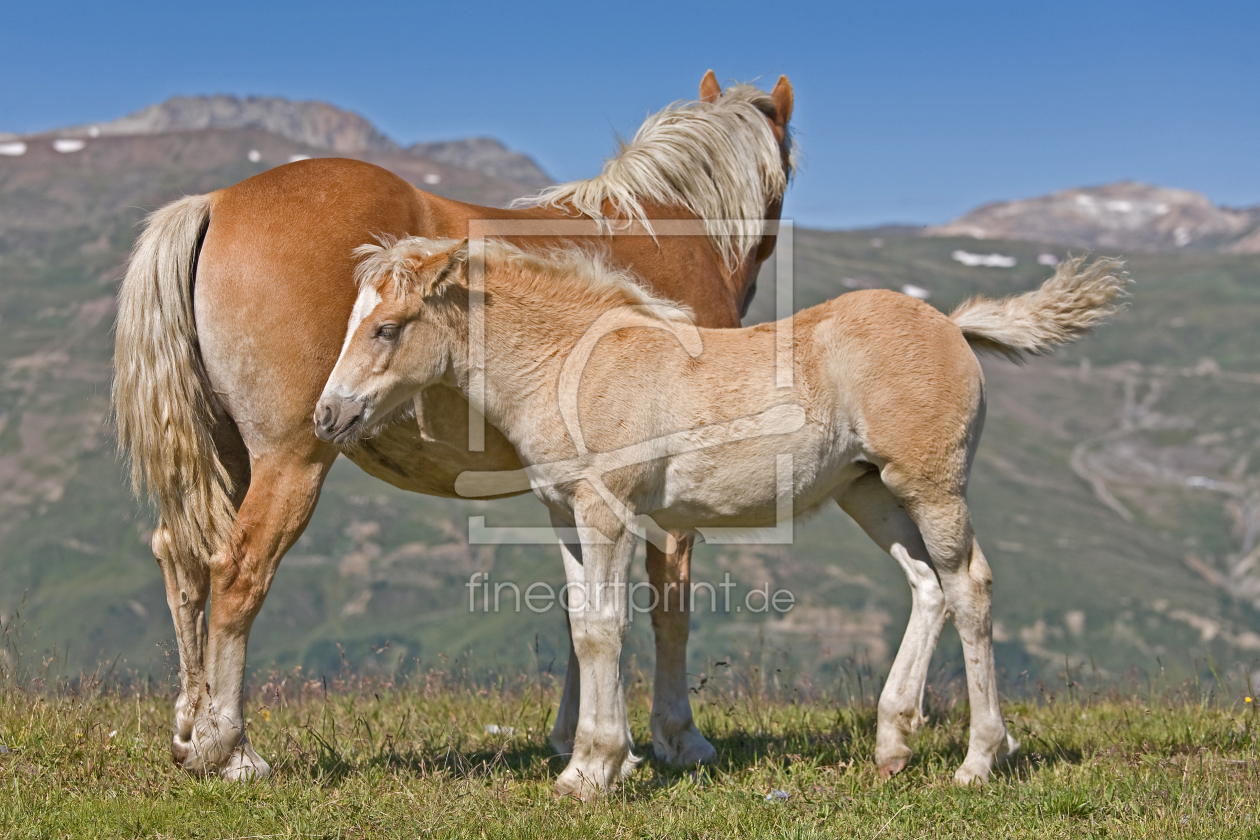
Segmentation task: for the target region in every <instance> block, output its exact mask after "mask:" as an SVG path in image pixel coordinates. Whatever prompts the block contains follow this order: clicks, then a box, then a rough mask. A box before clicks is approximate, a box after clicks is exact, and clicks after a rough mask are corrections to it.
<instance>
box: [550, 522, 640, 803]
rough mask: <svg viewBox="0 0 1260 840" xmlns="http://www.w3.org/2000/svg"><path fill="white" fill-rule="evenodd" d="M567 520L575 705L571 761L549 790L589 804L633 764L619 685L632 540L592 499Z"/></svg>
mask: <svg viewBox="0 0 1260 840" xmlns="http://www.w3.org/2000/svg"><path fill="white" fill-rule="evenodd" d="M575 521H576V523H577V526H578V528H579V529H580V530H584V531H585V533H584V535H583V536H584V541H583V543H582V545H581V547H580V549H577V550H570V551H567V552H565V574H566V577H567V578H568V583H569V589H568V610H569V627H570V630H571V632H572V634H573V650H574V652H575V653H576V655H577V660H578V667H579V670H580V673H581V679H580V685H581V700H580V710H579V713H578V723H577V732H576V735H575V738H574V743H573V756H572V758H571V759H570V760H569V764H568V766H567V767H565V769H564V772H562V773H561V774H560V778H559V779H557V780H556V791H557V792H558V793H560V794H561V795H574V796H577V797H579V798H581V799H591V798H593V797H595V796H597V795H599V794H600V793H603V792H606V791H608V790H609V789H611V788H612V786H613V785H614V784H616V783H617V782H618V781H619V780H620V779H621V778H622V777H623V776H624V775H625V774H626V773H628V772H629V771H630V770H631V769H633V767H634V766H635V764H636V763H637V762H638V759H637V758H635V757H634V756H633V755H631V753H630V750H631V748H632V747H633V744H632V743H631V740H630V729H629V720H628V718H627V715H626V698H625V691H624V689H623V687H622V684H621V645H622V640H623V639H624V638H625V634H626V629H627V627H628V626H629V611H628V607H627V585H628V577H629V571H630V562H631V560H632V559H633V557H634V546H635V540H636V535H635V534H634V532H633V531H629V530H627V529H626V528H623V527H622V526H621V523H620V522H619V521H618V520H617V518H616V517H615V516H614V515H613V514H612V512H611V511H609V510H608V508H607V507H605V506H604V505H603V503H602V502H601V501H599V500H595V501H594V502H592V503H591V504H589V505H585V506H583V507H579V509H578V510H576V511H575ZM586 529H589V530H586ZM600 535H604V538H603V539H600V538H599V537H600Z"/></svg>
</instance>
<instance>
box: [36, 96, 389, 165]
mask: <svg viewBox="0 0 1260 840" xmlns="http://www.w3.org/2000/svg"><path fill="white" fill-rule="evenodd" d="M202 128H260V129H262V130H263V131H268V132H270V133H272V134H279V135H280V136H281V137H287V138H288V139H290V140H293V141H294V142H297V143H302V144H305V145H307V146H314V147H315V148H317V149H329V150H331V151H334V152H363V151H369V150H372V151H392V150H394V149H397V148H398V144H397V143H395V142H394V141H393V140H390V139H389V138H388V137H386V136H385V135H384V134H382V133H381V132H380V131H378V130H377V129H376V127H375V126H374V125H372V124H371V123H370V122H368V121H367V120H365V119H364V118H363V117H361V116H359V115H358V114H355V113H353V112H351V111H344V110H342V109H341V108H336V107H334V106H332V105H329V104H328V103H327V102H292V101H290V100H288V99H283V98H281V97H278V96H247V97H245V98H243V99H241V98H238V97H235V96H224V95H222V94H220V95H218V96H175V97H172V98H170V99H168V100H166V101H165V102H162V103H160V104H157V105H150V106H149V107H148V108H144V109H142V110H140V111H136V112H135V113H134V114H128V115H127V116H125V117H122V118H121V119H117V120H114V121H113V122H107V123H95V124H92V125H82V126H76V127H75V128H72V129H67V130H65V131H59V132H57V133H58V134H59V135H62V136H81V137H96V136H101V135H114V134H166V133H169V132H173V131H196V130H198V129H202Z"/></svg>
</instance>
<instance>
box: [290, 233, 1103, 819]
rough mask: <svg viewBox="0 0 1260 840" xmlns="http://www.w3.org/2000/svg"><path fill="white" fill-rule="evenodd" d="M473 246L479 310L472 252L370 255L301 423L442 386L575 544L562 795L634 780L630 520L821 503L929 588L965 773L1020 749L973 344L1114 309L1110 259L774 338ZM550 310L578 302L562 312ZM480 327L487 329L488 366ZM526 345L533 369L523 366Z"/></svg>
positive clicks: (866, 312)
mask: <svg viewBox="0 0 1260 840" xmlns="http://www.w3.org/2000/svg"><path fill="white" fill-rule="evenodd" d="M479 244H480V246H481V247H480V254H479V255H478V257H479V258H480V259H478V260H476V264H479V266H480V268H481V269H482V270H483V272H484V273H483V275H482V277H481V279H480V282H479V283H478V287H479V289H480V290H481V291H480V293H479V294H478V297H477V298H473V296H472V294H471V288H472V287H471V285H470V274H473V273H474V272H476V270H477V269H474V270H473V271H472V272H470V263H473V262H474V261H473V260H470V243H469V242H468V240H465V241H464V242H461V243H458V244H456V243H453V242H451V241H450V240H438V241H434V240H428V239H418V238H413V239H407V240H403V241H401V242H399V243H397V244H395V245H393V246H391V247H376V246H365V247H364V248H362V249H361V250H360V253H363V254H364V255H365V257H366V259H365V260H364V262H363V264H362V266H361V272H360V277H361V278H362V283H361V290H360V293H359V300H358V302H357V303H356V305H355V312H356V318H354V319H351V321H350V322H349V326H348V331H347V336H346V346H345V350H343V352H342V355H341V358H340V359H339V360H338V362H337V366H336V367H335V368H334V369H333V372H332V374H331V375H330V376H329V379H328V384H327V385H326V386H325V388H324V393H323V395H322V396H321V397H320V400H319V403H318V405H317V406H316V407H315V414H314V417H315V424H316V427H317V430H318V434H319V435H320V437H322V438H324V439H325V440H331V441H337V442H338V443H341V444H343V445H344V444H346V443H349V442H353V441H354V440H357V439H359V438H361V437H362V436H363V435H365V434H370V433H371V430H372V429H373V428H374V427H376V426H378V425H379V424H380V423H381V422H382V421H384V422H388V421H389V418H390V417H391V415H392V412H394V411H395V410H396V409H398V408H399V407H401V406H405V405H406V404H407V403H409V402H410V401H411V400H412V399H413V398H414V395H415V394H416V393H417V392H418V391H419V390H420V389H422V388H425V387H427V386H429V385H430V384H432V383H434V382H439V381H441V382H447V383H449V384H451V385H453V386H455V387H458V388H459V389H460V391H461V393H464V394H466V395H468V396H469V398H470V399H471V400H474V401H475V402H476V403H477V404H478V405H479V407H481V408H482V409H483V410H484V411H485V415H486V417H487V418H488V419H489V420H490V421H491V422H492V423H494V425H495V427H496V428H498V429H499V430H500V431H501V432H502V433H503V434H504V436H506V437H507V439H508V440H509V441H511V442H512V444H513V446H514V447H515V448H516V451H517V452H518V453H519V454H520V455H521V458H522V460H523V461H524V462H525V464H526V465H527V468H526V470H525V473H526V475H527V477H528V480H529V484H530V486H531V487H532V489H533V491H534V493H535V494H536V495H537V496H538V498H539V499H540V500H542V502H543V503H544V504H546V505H547V507H548V508H549V509H550V510H551V512H552V521H553V523H554V524H555V525H556V527H557V531H558V532H561V533H565V534H566V537H565V541H566V542H567V543H569V552H568V554H567V555H566V558H565V559H566V562H565V571H566V573H567V575H568V584H567V586H566V590H567V592H568V611H569V619H570V625H571V628H572V638H573V645H574V648H575V649H576V650H577V655H578V659H579V662H580V667H581V669H582V679H581V691H582V703H581V715H580V717H579V721H578V729H577V739H576V742H575V745H574V749H573V754H572V758H571V759H570V761H569V764H568V766H567V767H566V768H565V769H564V771H563V772H562V773H561V774H560V777H559V778H558V779H557V781H556V787H557V790H558V791H559V792H560V793H562V794H575V795H578V796H581V797H583V798H589V797H592V796H595V795H597V794H598V793H600V792H602V791H606V790H608V789H609V788H610V787H611V786H612V785H614V784H615V783H617V781H619V780H620V779H621V778H622V777H623V776H624V775H625V773H627V772H628V771H629V770H630V769H631V768H633V766H634V763H635V761H636V759H635V758H634V756H633V755H632V754H631V752H630V749H631V746H632V745H631V743H630V739H629V738H628V737H627V732H628V725H627V721H626V707H625V695H624V691H623V689H622V684H621V673H620V661H621V645H622V640H623V638H624V636H625V632H626V630H627V628H628V625H629V618H628V609H627V601H628V598H627V592H628V586H629V580H628V573H629V568H630V562H631V560H632V559H633V557H634V551H635V546H636V544H637V542H638V540H637V536H636V532H637V527H638V523H639V522H640V521H641V517H646V518H647V519H648V520H649V522H650V523H651V524H650V525H649V533H651V532H652V530H656V531H657V533H661V532H667V533H681V534H687V533H693V532H694V531H695V530H697V529H699V530H701V531H702V532H703V531H704V530H705V529H708V528H723V527H730V526H750V527H766V526H770V525H774V524H776V522H777V521H778V520H779V519H780V517H781V516H785V515H786V516H791V515H800V514H804V513H808V512H809V511H811V510H813V509H816V508H818V507H819V506H820V505H822V504H823V503H825V502H827V501H828V500H834V501H835V502H837V503H839V505H840V506H841V507H842V508H844V509H845V510H846V511H850V512H851V513H854V515H855V518H857V519H858V521H859V522H860V523H861V524H862V525H863V527H865V528H866V529H867V531H868V533H869V534H870V536H871V537H872V538H873V539H874V540H875V541H876V542H877V543H879V544H880V546H881V547H883V548H884V549H886V550H887V551H888V552H889V553H890V554H893V555H894V556H896V555H901V557H899V559H900V560H901V561H902V562H903V563H907V562H910V563H922V564H925V565H928V566H930V567H932V568H934V569H935V571H936V575H937V576H938V578H939V580H940V584H941V586H942V589H943V591H944V601H945V605H946V607H947V609H948V610H949V612H950V613H951V614H952V615H953V618H954V624H955V626H956V627H957V628H958V633H959V635H960V636H961V638H962V643H963V653H964V657H965V662H966V671H967V688H968V693H969V695H970V701H971V732H970V744H969V746H968V749H967V755H966V758H965V759H964V760H963V763H962V765H961V766H960V767H959V768H958V771H957V772H956V774H955V778H956V779H957V780H958V781H960V782H964V783H967V782H972V781H984V780H985V779H986V778H988V775H989V771H990V769H991V767H992V766H993V763H994V761H995V760H996V759H998V758H1000V757H1002V756H1003V755H1006V754H1007V753H1009V752H1011V751H1012V750H1014V749H1015V748H1016V746H1017V744H1016V743H1015V741H1014V739H1012V738H1011V737H1010V736H1009V735H1008V734H1007V731H1006V727H1005V725H1004V723H1003V720H1002V713H1001V709H1000V707H999V704H998V694H997V686H996V681H995V678H994V668H993V649H992V638H991V636H992V634H991V628H990V622H989V608H990V603H989V598H990V585H991V576H990V572H989V566H988V563H987V562H986V560H985V557H984V553H983V552H982V551H981V550H980V546H979V544H978V542H977V541H976V539H975V534H974V532H973V531H972V526H971V519H970V514H969V511H968V506H967V501H966V489H967V474H968V472H969V471H970V467H971V463H972V460H973V459H974V457H975V453H976V448H977V446H978V445H979V443H980V429H981V427H982V426H983V423H984V406H985V395H984V376H983V374H982V373H981V370H980V365H979V363H978V361H977V359H976V356H975V354H974V353H973V352H972V346H979V347H983V348H988V349H992V350H996V351H998V352H1001V353H1004V354H1006V355H1008V356H1013V357H1018V356H1019V355H1020V354H1021V353H1024V352H1038V351H1041V350H1044V349H1046V348H1047V347H1050V346H1053V345H1055V344H1061V343H1064V342H1067V341H1070V340H1072V339H1073V338H1075V337H1076V336H1078V335H1080V334H1081V333H1083V332H1086V331H1087V330H1089V329H1090V328H1091V327H1093V326H1095V325H1097V324H1099V323H1102V322H1103V321H1104V320H1106V319H1107V318H1108V317H1109V316H1110V315H1111V314H1113V313H1114V312H1115V311H1116V308H1117V307H1116V306H1115V304H1114V301H1115V298H1116V297H1117V296H1118V295H1120V294H1121V293H1122V292H1123V290H1124V286H1125V284H1126V282H1127V280H1126V278H1125V277H1124V275H1123V274H1122V273H1120V271H1119V270H1118V269H1119V264H1118V263H1117V262H1116V261H1114V260H1107V259H1102V260H1098V261H1097V262H1095V263H1094V264H1093V265H1090V266H1085V265H1084V264H1083V261H1082V260H1080V259H1075V260H1068V261H1065V262H1064V263H1062V264H1060V266H1059V269H1058V271H1057V272H1056V273H1055V276H1054V277H1053V278H1051V279H1050V280H1048V281H1047V282H1046V283H1045V284H1044V285H1043V286H1042V287H1041V288H1040V289H1038V290H1036V291H1033V292H1028V293H1026V294H1023V295H1020V296H1018V297H1011V298H1006V299H1004V300H998V301H992V300H984V299H974V300H971V301H969V302H967V303H965V304H963V305H962V306H960V307H959V308H958V309H956V310H955V311H954V313H953V314H952V315H950V316H948V317H946V316H945V315H944V314H942V313H940V312H938V311H937V310H935V309H933V308H932V307H930V306H928V305H926V304H924V303H922V302H920V301H918V300H915V299H914V298H912V297H909V296H906V295H901V294H897V293H894V292H888V291H883V290H880V291H865V292H853V293H851V294H847V295H843V296H841V297H839V298H836V299H834V300H832V301H829V302H827V303H823V304H820V305H818V306H815V307H813V308H811V309H807V310H805V311H803V312H800V313H798V314H797V315H796V316H794V317H793V318H790V319H784V320H783V321H780V322H778V323H775V324H760V325H758V326H755V327H748V328H745V329H739V330H706V329H699V328H697V327H696V326H695V325H694V324H693V323H692V321H691V319H690V316H689V313H687V312H686V311H685V310H683V309H681V308H680V307H678V306H677V305H675V304H671V303H668V302H666V301H662V300H660V299H656V298H652V297H651V296H650V295H648V294H647V293H645V292H644V290H643V289H642V288H640V287H639V286H638V285H636V284H635V282H634V279H633V278H632V277H630V276H628V275H627V274H626V273H625V272H618V271H611V270H609V269H608V268H607V266H606V265H604V263H603V262H602V261H601V260H599V259H598V258H592V256H591V255H588V254H582V253H580V252H576V251H568V252H564V253H559V254H555V255H552V256H550V257H543V256H538V255H536V254H526V253H525V252H523V251H521V250H519V249H517V248H514V247H513V246H512V245H510V244H508V243H506V242H502V241H496V240H483V241H482V242H481V243H479ZM473 300H476V301H477V304H476V305H470V304H471V303H472V301H473ZM555 300H564V301H566V302H567V303H568V305H567V306H566V307H565V308H564V310H563V311H557V309H556V307H555V306H554V304H553V301H555ZM482 301H484V305H482ZM472 317H477V318H480V319H481V320H482V322H483V324H484V329H483V330H481V331H480V338H479V339H478V340H479V343H480V344H481V357H482V359H483V360H484V364H482V365H481V367H480V370H479V371H478V369H477V368H475V367H474V365H473V364H471V363H470V358H471V356H472V354H470V352H469V349H470V341H471V340H470V336H472V335H473V331H472V330H470V328H469V325H470V319H471V318H472ZM523 346H524V347H531V348H536V352H535V353H533V354H531V355H530V356H529V358H527V359H525V358H521V353H520V350H519V348H520V347H523ZM785 373H786V374H788V375H787V376H784V375H783V374H785ZM474 379H480V380H481V381H482V382H483V385H482V387H481V388H480V389H479V390H478V389H473V388H471V387H470V384H471V383H472V381H473V380H474ZM469 480H471V481H472V482H475V481H476V480H478V477H476V476H466V477H464V478H462V479H461V481H460V484H461V485H463V484H465V483H471V482H470V481H469ZM889 496H891V497H892V498H894V499H896V501H897V502H898V503H899V504H898V505H895V506H893V507H892V508H891V509H889V508H886V507H885V505H884V500H885V499H886V498H887V497H889ZM873 511H875V512H880V515H878V516H871V515H870V514H871V513H872V512H873ZM562 529H563V530H562ZM569 534H572V535H574V536H567V535H569Z"/></svg>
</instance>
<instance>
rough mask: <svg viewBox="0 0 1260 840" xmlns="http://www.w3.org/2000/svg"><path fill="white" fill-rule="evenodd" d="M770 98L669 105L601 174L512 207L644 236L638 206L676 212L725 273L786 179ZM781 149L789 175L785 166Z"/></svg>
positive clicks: (742, 90)
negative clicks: (573, 216)
mask: <svg viewBox="0 0 1260 840" xmlns="http://www.w3.org/2000/svg"><path fill="white" fill-rule="evenodd" d="M773 113H774V102H773V99H772V98H771V96H770V94H768V93H766V92H765V91H762V90H758V89H757V88H755V87H753V86H751V85H735V86H733V87H730V88H728V89H727V90H726V91H724V92H723V93H722V95H721V96H720V97H719V98H718V99H717V100H716V101H714V102H711V103H710V102H676V103H674V104H673V105H670V106H669V107H667V108H665V110H663V111H661V112H660V113H658V114H654V115H653V116H651V117H649V118H648V119H647V122H645V123H643V125H642V127H640V128H639V130H638V132H636V133H635V135H634V139H633V140H631V141H630V142H629V143H628V144H623V145H622V147H621V150H620V151H619V152H618V154H617V156H616V157H613V158H609V159H608V161H606V162H605V164H604V171H603V172H602V173H600V174H599V175H598V176H596V177H594V178H591V179H590V180H586V181H574V182H572V183H569V184H560V185H558V186H554V187H550V188H549V189H546V190H543V191H542V192H540V193H538V194H537V195H533V196H526V197H525V198H519V199H517V200H516V201H514V202H512V205H511V206H513V207H540V206H550V207H557V208H562V209H566V210H568V209H570V208H571V209H572V210H573V211H576V212H577V213H578V214H580V215H584V216H589V217H590V218H592V219H595V220H596V221H597V222H599V223H600V225H601V226H602V227H604V228H605V229H611V226H612V225H611V221H612V219H610V218H609V217H608V216H605V215H604V205H605V204H611V205H612V210H613V216H612V218H615V219H620V220H622V221H623V222H631V221H635V222H639V223H641V224H643V226H644V227H646V228H647V229H648V230H649V231H651V230H652V226H651V224H650V222H649V220H648V218H647V211H646V210H645V209H644V206H643V205H644V203H646V202H653V203H656V204H663V205H676V206H679V207H684V208H686V209H687V210H689V211H690V212H691V213H694V214H695V215H696V216H697V217H698V218H700V219H703V220H704V223H705V232H706V233H707V234H708V237H709V241H710V242H711V243H712V244H713V248H714V250H716V251H717V253H718V255H719V256H720V257H721V258H722V260H723V261H724V262H725V263H726V265H727V267H728V268H730V269H734V268H735V266H737V265H738V264H739V261H740V260H742V259H743V258H744V256H745V255H746V254H747V253H748V252H749V251H750V250H751V249H752V248H753V247H754V246H756V244H757V243H758V242H759V241H760V240H761V236H762V230H763V223H764V219H765V212H766V207H768V206H769V205H770V203H771V202H772V201H775V200H778V199H780V198H782V197H783V193H784V191H785V190H786V189H787V182H788V175H787V173H785V172H784V171H783V160H782V157H781V152H780V149H779V144H778V142H777V141H776V140H775V137H774V132H773V131H772V130H771V129H770V123H769V121H768V120H767V119H766V115H767V114H773ZM791 142H792V141H791V139H790V137H789V139H788V140H787V143H788V148H789V158H788V160H789V164H788V165H789V169H790V168H791V167H792V166H794V165H795V158H794V156H793V155H792V154H791Z"/></svg>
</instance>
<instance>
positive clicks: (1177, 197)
mask: <svg viewBox="0 0 1260 840" xmlns="http://www.w3.org/2000/svg"><path fill="white" fill-rule="evenodd" d="M923 235H924V236H937V237H955V236H963V237H971V238H973V239H1011V240H1019V241H1027V242H1047V243H1055V244H1059V245H1070V246H1074V247H1078V248H1090V249H1101V250H1108V249H1110V250H1117V249H1118V250H1124V251H1145V252H1160V251H1171V252H1182V253H1187V252H1205V251H1219V252H1224V253H1235V254H1255V253H1260V206H1256V207H1248V208H1228V207H1220V206H1217V205H1216V204H1213V203H1212V201H1211V199H1209V198H1208V197H1207V196H1205V195H1202V194H1201V193H1197V192H1193V191H1192V190H1183V189H1171V188H1168V187H1159V186H1154V185H1151V184H1143V183H1140V182H1137V181H1118V182H1116V183H1112V184H1104V185H1101V186H1095V187H1074V188H1070V189H1066V190H1060V191H1058V192H1054V193H1050V194H1049V195H1042V196H1036V197H1033V198H1024V199H1015V200H1013V201H998V202H993V203H991V204H986V205H984V206H982V207H978V208H976V209H975V210H972V211H970V212H968V213H965V214H964V215H962V216H959V217H958V218H957V219H954V220H952V221H949V222H946V223H945V224H943V225H933V226H930V227H928V228H926V229H925V230H924V231H923Z"/></svg>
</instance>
